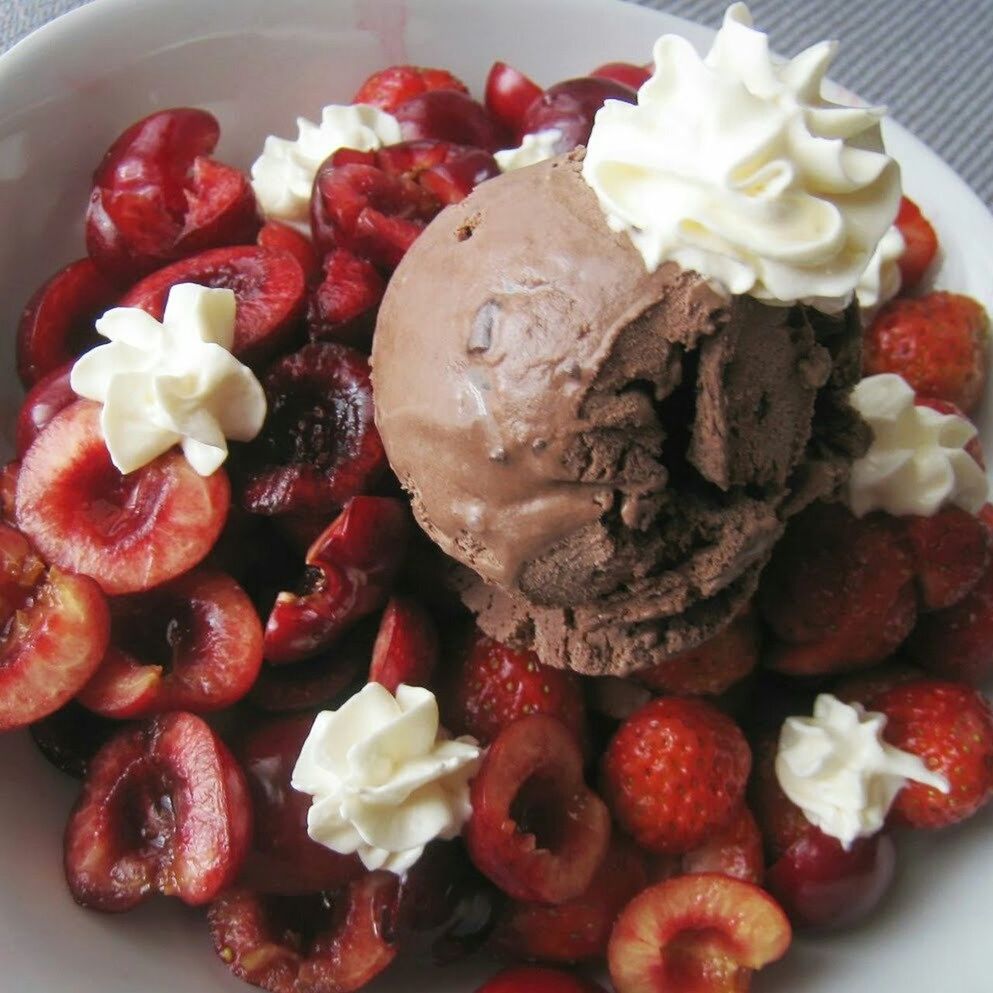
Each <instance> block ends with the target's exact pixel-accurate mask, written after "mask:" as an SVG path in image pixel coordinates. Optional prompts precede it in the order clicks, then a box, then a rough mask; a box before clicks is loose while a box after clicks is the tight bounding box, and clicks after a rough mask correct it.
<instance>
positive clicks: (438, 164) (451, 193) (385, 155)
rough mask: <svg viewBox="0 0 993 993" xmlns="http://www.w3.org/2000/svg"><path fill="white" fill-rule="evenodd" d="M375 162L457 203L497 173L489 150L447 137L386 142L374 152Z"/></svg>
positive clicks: (445, 200) (442, 200)
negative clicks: (447, 139) (460, 143)
mask: <svg viewBox="0 0 993 993" xmlns="http://www.w3.org/2000/svg"><path fill="white" fill-rule="evenodd" d="M376 164H377V165H378V166H379V168H380V169H383V170H385V171H386V172H387V173H389V174H390V175H402V176H405V177H406V178H408V179H412V180H414V181H415V182H416V183H418V184H420V185H421V186H423V187H424V188H425V189H426V190H429V191H430V192H431V193H433V194H434V195H435V196H436V197H437V198H438V199H439V200H440V201H441V202H442V203H443V204H450V203H459V202H460V201H462V200H464V199H465V198H466V197H467V196H468V195H469V194H470V193H471V192H472V191H473V190H474V189H475V188H476V187H477V186H478V185H479V184H480V183H482V182H485V181H486V180H487V179H492V178H493V177H494V176H499V175H500V167H499V166H498V165H497V162H496V159H494V158H493V156H492V155H490V153H489V152H485V151H483V150H482V149H481V148H475V147H472V146H466V145H456V144H453V143H451V142H447V141H429V140H424V141H402V142H400V143H399V144H397V145H389V146H387V147H386V148H382V149H380V150H379V151H378V152H377V153H376Z"/></svg>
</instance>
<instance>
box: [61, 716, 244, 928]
mask: <svg viewBox="0 0 993 993" xmlns="http://www.w3.org/2000/svg"><path fill="white" fill-rule="evenodd" d="M251 828H252V811H251V801H250V799H249V795H248V787H247V785H246V783H245V776H244V773H242V771H241V769H240V768H239V767H238V763H237V762H235V760H234V758H233V757H232V756H231V753H230V752H229V751H228V750H227V748H226V747H225V746H224V744H223V743H222V742H221V740H220V739H219V738H218V737H217V735H216V734H214V732H213V731H212V730H211V729H210V727H209V726H208V725H207V724H205V723H204V721H203V720H202V719H201V718H199V717H195V716H194V715H193V714H184V713H172V714H164V715H162V716H160V717H156V718H155V719H154V720H152V721H150V722H148V723H147V724H143V725H141V726H139V727H135V728H132V729H129V730H125V731H123V732H121V734H119V735H118V736H117V737H115V738H113V739H112V740H111V741H109V742H108V743H107V744H106V745H105V746H104V747H103V748H102V749H101V750H100V751H99V752H98V753H97V754H96V756H95V757H94V758H93V761H92V762H91V763H90V768H89V772H88V774H87V777H86V781H85V783H84V784H83V792H82V793H81V795H80V797H79V799H78V800H77V801H76V806H75V807H74V808H73V811H72V813H71V814H70V815H69V823H68V825H67V827H66V836H65V870H66V879H67V880H68V883H69V889H70V892H71V893H72V895H73V897H74V899H75V900H76V901H77V902H78V903H80V904H82V905H83V906H84V907H92V908H94V909H96V910H105V911H122V910H129V909H130V908H131V907H134V906H135V905H136V904H138V903H141V901H143V900H145V899H146V898H147V897H149V896H151V895H152V894H153V893H164V894H166V895H167V896H176V897H179V899H180V900H182V901H183V902H184V903H188V904H191V905H194V906H196V905H200V904H204V903H208V902H209V901H210V900H213V899H214V898H215V897H216V896H217V894H218V893H219V892H220V891H221V890H222V889H224V888H225V887H226V886H229V885H230V884H231V883H232V882H233V881H234V879H235V877H236V876H237V874H238V870H239V869H240V868H241V863H242V862H243V860H244V858H245V855H246V854H247V852H248V846H249V841H250V837H251Z"/></svg>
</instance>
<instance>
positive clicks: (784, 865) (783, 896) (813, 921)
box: [766, 831, 896, 929]
mask: <svg viewBox="0 0 993 993" xmlns="http://www.w3.org/2000/svg"><path fill="white" fill-rule="evenodd" d="M895 870H896V849H895V847H894V845H893V841H892V840H891V839H890V838H889V837H888V836H887V835H883V834H877V835H873V836H872V837H871V838H858V839H857V840H856V841H855V842H854V844H853V845H852V846H851V848H848V849H845V848H842V846H841V843H840V842H839V841H837V840H836V839H835V838H830V837H828V836H827V835H826V834H823V833H822V832H821V831H812V832H810V833H809V834H807V835H805V836H804V837H802V838H799V839H798V840H797V841H795V842H794V843H793V845H791V846H790V848H788V849H787V850H786V852H785V853H784V854H783V855H782V856H781V857H780V858H779V859H778V860H777V861H776V862H775V863H773V865H772V866H771V867H770V869H769V873H768V876H767V880H766V884H767V886H768V889H769V891H770V892H771V893H772V895H773V896H774V897H775V898H776V899H777V900H778V901H779V903H780V904H781V905H782V907H783V910H785V911H786V913H787V914H788V915H789V918H790V920H791V921H792V922H793V926H794V927H796V928H809V929H826V928H842V927H848V926H850V925H852V924H855V923H857V922H858V921H860V920H862V918H864V917H866V916H867V915H868V914H869V913H871V912H872V911H873V910H874V909H875V908H876V906H877V905H878V904H879V901H880V900H881V899H882V898H883V895H884V894H885V893H886V891H887V890H888V889H889V886H890V883H892V881H893V875H894V872H895Z"/></svg>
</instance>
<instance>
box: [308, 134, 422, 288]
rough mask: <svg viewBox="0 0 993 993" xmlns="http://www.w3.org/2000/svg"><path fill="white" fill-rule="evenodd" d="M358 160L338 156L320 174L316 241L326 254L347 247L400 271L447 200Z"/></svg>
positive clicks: (314, 204) (314, 210)
mask: <svg viewBox="0 0 993 993" xmlns="http://www.w3.org/2000/svg"><path fill="white" fill-rule="evenodd" d="M352 158H353V156H349V155H346V156H343V155H342V154H341V153H336V154H335V155H332V156H331V158H330V159H328V161H327V162H325V163H324V165H322V166H321V168H320V170H319V171H318V173H317V178H316V180H315V181H314V194H313V198H312V199H311V205H310V221H311V228H312V229H313V232H314V241H315V242H316V244H317V246H318V248H320V249H321V251H323V252H329V251H331V250H332V249H335V248H344V249H347V250H348V251H350V252H352V253H354V254H355V255H359V256H362V257H363V258H366V259H369V260H370V261H371V262H373V263H375V264H376V265H377V266H380V267H381V268H383V269H386V270H391V269H394V268H396V266H397V265H398V264H399V262H400V260H401V259H402V258H403V256H404V255H405V254H406V252H407V249H408V248H410V246H411V245H412V244H413V243H414V242H415V241H416V240H417V236H418V235H419V234H420V233H421V231H423V230H424V227H425V226H426V225H427V223H428V222H429V221H431V220H432V219H433V218H434V216H435V215H436V214H437V213H438V211H439V210H441V202H440V201H439V200H438V198H437V197H436V196H435V195H434V194H433V193H431V192H429V191H428V190H427V189H425V188H424V187H422V186H420V185H419V184H417V183H415V182H414V181H413V180H411V179H409V178H407V177H406V176H403V175H392V174H389V173H386V172H385V171H384V170H382V169H380V168H379V167H378V165H375V164H373V163H372V162H370V163H368V164H367V163H362V162H356V161H350V159H352Z"/></svg>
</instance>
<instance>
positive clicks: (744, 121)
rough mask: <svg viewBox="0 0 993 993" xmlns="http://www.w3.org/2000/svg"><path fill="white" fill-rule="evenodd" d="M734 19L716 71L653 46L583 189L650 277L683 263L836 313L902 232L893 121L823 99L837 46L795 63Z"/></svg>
mask: <svg viewBox="0 0 993 993" xmlns="http://www.w3.org/2000/svg"><path fill="white" fill-rule="evenodd" d="M751 25H752V20H751V15H750V14H749V12H748V8H747V7H746V6H745V5H744V4H741V3H736V4H734V5H732V6H731V7H729V8H728V10H727V13H726V14H725V15H724V24H723V27H722V28H721V30H720V31H719V32H718V35H717V38H716V39H715V41H714V44H713V47H712V48H711V50H710V53H709V54H708V55H707V56H706V58H701V57H700V56H699V55H698V54H697V52H696V50H695V49H694V48H693V46H692V45H691V44H690V43H689V42H688V41H687V40H685V39H684V38H680V37H678V36H676V35H666V36H663V37H662V38H660V39H659V40H658V41H657V42H656V44H655V50H654V55H655V71H654V74H653V75H652V77H651V79H649V80H648V81H647V82H646V83H645V84H644V85H643V86H642V87H641V89H640V90H639V91H638V102H637V104H634V105H632V104H626V103H621V102H619V101H614V100H608V101H607V103H606V104H605V105H604V106H603V107H602V108H601V109H600V110H599V111H598V113H597V116H596V121H595V124H594V126H593V133H592V135H591V136H590V140H589V143H588V145H587V149H586V158H585V160H584V163H583V176H584V177H585V179H586V181H587V182H588V183H589V185H590V186H591V187H592V188H593V190H594V191H595V192H596V195H597V197H598V198H599V201H600V205H601V206H602V208H603V210H604V212H605V214H606V217H607V220H608V222H609V223H610V225H611V227H612V228H613V229H614V230H617V231H626V232H627V233H628V234H629V235H630V237H631V240H632V242H633V243H634V245H635V247H636V248H637V249H638V251H639V252H640V253H641V255H642V257H643V258H644V261H645V266H646V267H647V269H648V270H649V271H653V270H655V269H657V268H658V267H659V266H660V265H661V264H662V263H663V262H666V261H670V260H671V261H674V262H677V263H678V264H679V265H681V266H682V267H683V268H684V269H692V270H695V271H697V272H698V273H700V274H701V275H703V276H704V277H706V278H708V279H710V280H712V281H714V282H716V283H717V284H719V285H721V286H723V287H724V288H725V289H726V290H728V291H730V292H731V293H734V294H751V295H752V296H755V297H757V298H758V299H760V300H765V301H767V302H772V303H782V304H791V303H794V302H796V301H798V300H799V301H803V302H805V303H808V304H810V305H812V306H814V307H817V308H819V309H821V310H823V311H826V312H837V311H839V310H841V309H843V308H844V307H846V306H847V305H848V304H849V302H850V301H851V300H852V295H853V293H854V291H855V287H856V285H857V284H858V281H859V278H860V277H861V275H862V272H863V270H864V269H865V268H866V266H867V264H868V263H869V260H870V259H871V258H872V255H873V253H874V252H875V251H876V246H877V245H878V243H879V240H880V239H881V238H882V237H883V235H884V234H885V233H886V231H887V229H888V228H889V227H890V225H891V224H892V222H893V219H894V217H895V216H896V212H897V208H898V206H899V200H900V174H899V168H898V167H897V165H896V163H895V162H894V161H893V160H892V159H891V158H890V157H889V156H888V155H886V154H885V153H884V151H883V145H882V138H881V135H880V130H879V122H880V119H881V118H882V116H883V111H882V110H881V109H879V108H871V107H847V106H842V105H838V104H832V103H829V102H827V101H826V100H825V99H824V98H823V97H822V96H821V85H822V82H823V79H824V75H825V73H826V71H827V69H828V67H829V65H830V64H831V61H832V59H833V58H834V54H835V51H836V45H835V44H834V43H830V42H824V43H821V44H819V45H815V46H813V47H812V48H809V49H807V50H806V51H805V52H802V53H801V54H800V55H798V56H797V57H796V58H794V59H792V60H791V61H789V62H778V61H776V60H775V59H773V57H772V56H771V54H770V52H769V41H768V38H767V37H766V36H765V35H764V34H761V33H760V32H758V31H755V30H753V29H752V26H751Z"/></svg>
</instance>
